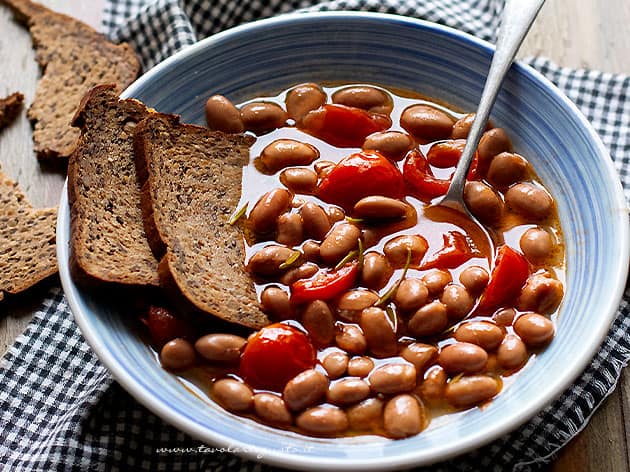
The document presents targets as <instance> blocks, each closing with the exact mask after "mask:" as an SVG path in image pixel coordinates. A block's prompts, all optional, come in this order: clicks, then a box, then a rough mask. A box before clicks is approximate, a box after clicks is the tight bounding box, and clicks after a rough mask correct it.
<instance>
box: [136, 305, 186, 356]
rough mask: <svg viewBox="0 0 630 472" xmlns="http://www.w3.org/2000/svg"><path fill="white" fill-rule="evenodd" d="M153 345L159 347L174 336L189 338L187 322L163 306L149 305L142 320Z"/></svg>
mask: <svg viewBox="0 0 630 472" xmlns="http://www.w3.org/2000/svg"><path fill="white" fill-rule="evenodd" d="M144 321H145V323H146V325H147V327H148V328H149V333H150V334H151V340H152V341H153V345H154V347H156V348H157V349H161V348H162V346H164V345H165V344H166V343H167V342H169V341H171V340H173V339H175V338H190V337H191V333H192V330H191V328H190V326H189V325H188V323H187V322H186V321H184V320H182V319H181V318H178V317H176V316H175V315H173V313H171V312H170V311H169V310H167V309H166V308H163V307H157V306H153V305H152V306H151V307H149V313H148V315H147V318H146V320H144Z"/></svg>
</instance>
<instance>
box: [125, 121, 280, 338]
mask: <svg viewBox="0 0 630 472" xmlns="http://www.w3.org/2000/svg"><path fill="white" fill-rule="evenodd" d="M134 136H135V149H136V163H137V165H138V176H139V178H140V181H141V182H142V183H143V187H142V189H143V191H142V198H143V210H144V221H145V224H146V226H147V235H148V236H149V241H150V244H151V247H152V248H153V250H154V253H155V254H156V255H157V256H158V257H161V258H162V261H161V263H160V269H161V271H162V273H161V278H162V281H163V283H168V281H169V280H172V281H173V282H174V283H175V284H176V285H177V287H178V289H179V291H180V292H181V295H183V296H184V297H185V298H186V299H188V300H189V301H190V302H191V303H192V304H193V305H194V306H195V307H197V309H199V310H202V311H204V312H207V313H211V314H213V315H215V316H217V317H219V318H221V319H223V320H226V321H229V322H232V323H238V324H241V325H243V326H248V327H250V328H256V329H257V328H261V327H263V326H265V325H267V324H268V323H269V319H268V318H267V316H266V315H265V314H264V313H263V312H262V311H261V309H260V307H259V304H258V300H257V297H256V291H255V289H254V286H253V282H252V280H251V279H250V278H249V276H248V274H247V272H246V270H245V264H244V261H245V249H244V242H243V235H242V233H241V231H240V229H239V228H238V227H236V226H234V225H231V224H230V217H231V215H232V214H233V212H234V210H235V208H236V206H237V205H238V202H239V199H240V195H241V179H242V172H243V166H244V165H245V164H246V162H247V160H248V157H249V146H250V145H251V143H252V139H251V138H249V137H246V136H241V135H233V134H225V133H221V132H215V131H209V130H208V129H206V128H202V127H200V126H194V125H188V124H182V123H180V122H179V117H176V116H173V115H164V114H161V113H153V114H151V115H150V116H148V117H147V118H146V119H145V120H143V121H142V122H140V123H139V124H138V126H137V127H136V129H135V131H134Z"/></svg>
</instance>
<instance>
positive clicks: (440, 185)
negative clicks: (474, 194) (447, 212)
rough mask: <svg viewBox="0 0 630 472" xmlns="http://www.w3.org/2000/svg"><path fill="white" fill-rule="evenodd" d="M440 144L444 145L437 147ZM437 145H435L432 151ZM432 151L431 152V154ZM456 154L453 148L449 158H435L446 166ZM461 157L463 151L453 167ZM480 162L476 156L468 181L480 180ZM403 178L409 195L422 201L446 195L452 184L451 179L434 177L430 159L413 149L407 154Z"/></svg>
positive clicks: (450, 150)
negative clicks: (478, 168)
mask: <svg viewBox="0 0 630 472" xmlns="http://www.w3.org/2000/svg"><path fill="white" fill-rule="evenodd" d="M439 144H442V143H438V144H437V145H439ZM437 145H434V146H433V147H432V148H431V150H432V149H433V148H434V147H435V146H437ZM431 150H429V152H431ZM462 150H463V148H462ZM455 152H457V150H456V149H455V148H453V149H449V151H448V153H449V156H446V157H440V158H436V157H435V155H434V156H433V157H434V158H435V159H437V160H438V163H440V164H445V163H446V162H447V161H449V162H450V160H452V158H453V155H454V154H453V153H455ZM460 157H461V151H459V154H457V159H456V160H455V164H453V165H457V162H458V161H459V158H460ZM478 161H479V160H478V158H477V154H475V157H474V158H473V161H472V163H471V164H470V169H469V170H468V175H467V176H466V179H467V180H475V179H477V178H478V170H477V167H478ZM436 167H440V166H436ZM446 167H450V166H446ZM403 177H404V179H405V183H406V184H407V191H408V192H409V194H410V195H412V196H414V197H416V198H419V199H420V200H430V199H433V198H436V197H441V196H443V195H444V194H446V192H447V190H448V187H449V185H450V184H451V179H450V178H449V179H438V178H437V177H435V176H434V175H433V171H432V170H431V166H430V165H429V161H428V159H427V158H426V157H425V156H424V154H422V152H420V150H418V149H413V150H412V151H410V152H409V153H408V154H407V157H406V159H405V163H404V164H403ZM451 178H452V176H451Z"/></svg>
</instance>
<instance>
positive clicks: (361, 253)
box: [359, 238, 363, 270]
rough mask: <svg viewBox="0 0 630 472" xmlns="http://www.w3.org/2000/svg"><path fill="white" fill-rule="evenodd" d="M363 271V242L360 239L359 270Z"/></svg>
mask: <svg viewBox="0 0 630 472" xmlns="http://www.w3.org/2000/svg"><path fill="white" fill-rule="evenodd" d="M361 269H363V241H362V240H361V238H359V270H361Z"/></svg>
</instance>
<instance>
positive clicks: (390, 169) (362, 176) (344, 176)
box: [317, 151, 405, 211]
mask: <svg viewBox="0 0 630 472" xmlns="http://www.w3.org/2000/svg"><path fill="white" fill-rule="evenodd" d="M317 195H318V197H319V198H321V199H322V200H323V201H325V202H326V203H332V204H334V205H339V206H341V207H342V208H344V209H345V210H346V211H349V210H351V209H352V207H353V206H354V204H355V203H356V202H358V201H359V200H361V199H362V198H363V197H368V196H371V195H382V196H384V197H390V198H402V197H403V196H404V195H405V183H404V180H403V176H402V174H401V173H400V170H399V169H398V167H396V166H395V165H394V164H392V163H391V162H390V161H389V160H388V159H387V158H386V157H385V156H383V155H382V154H380V153H378V152H376V151H361V152H358V153H355V154H351V155H350V156H348V157H345V158H343V159H342V160H341V161H339V162H338V163H337V165H336V166H335V167H334V168H333V170H332V171H331V172H330V173H329V174H328V175H327V176H326V177H325V178H324V179H323V180H322V181H321V183H320V184H319V187H318V190H317Z"/></svg>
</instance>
